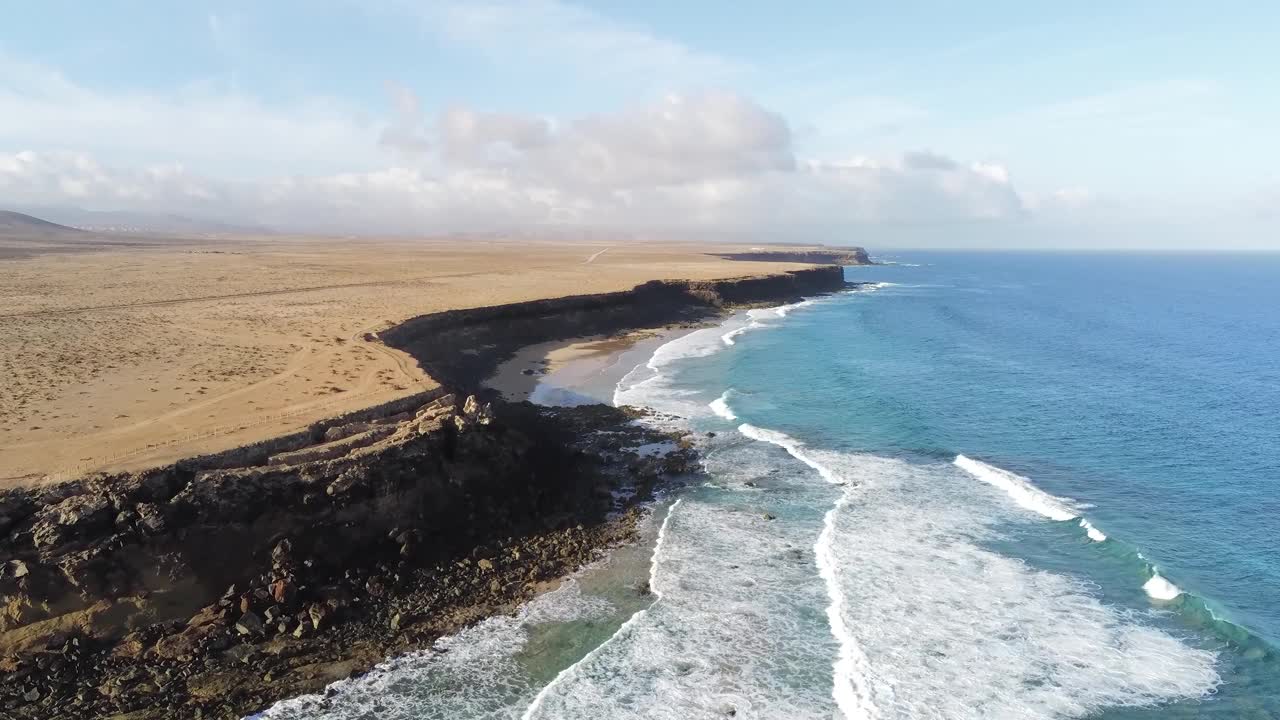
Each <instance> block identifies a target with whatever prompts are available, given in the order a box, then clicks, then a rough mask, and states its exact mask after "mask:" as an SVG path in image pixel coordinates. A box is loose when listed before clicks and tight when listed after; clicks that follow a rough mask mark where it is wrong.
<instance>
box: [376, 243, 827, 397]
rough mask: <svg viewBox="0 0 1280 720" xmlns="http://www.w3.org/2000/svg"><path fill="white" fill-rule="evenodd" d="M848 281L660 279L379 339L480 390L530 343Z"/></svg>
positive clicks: (810, 276) (438, 317) (458, 313)
mask: <svg viewBox="0 0 1280 720" xmlns="http://www.w3.org/2000/svg"><path fill="white" fill-rule="evenodd" d="M845 285H846V283H845V280H844V272H843V271H842V270H841V269H840V268H839V267H835V266H828V267H820V268H811V269H805V270H794V271H792V272H788V273H782V274H778V275H765V276H754V277H745V278H734V279H728V280H708V281H684V280H671V281H654V282H649V283H645V284H643V285H639V286H637V287H635V288H633V289H631V290H627V291H624V292H616V293H604V294H599V295H578V296H572V297H565V298H556V299H554V300H537V301H532V302H525V303H513V304H510V305H499V306H495V307H482V308H474V309H469V310H454V311H450V312H442V313H435V314H433V315H424V316H422V317H417V318H413V319H410V320H408V321H406V322H404V323H402V324H400V325H399V326H397V327H395V328H392V329H390V330H387V331H386V332H384V333H382V334H381V336H380V339H381V340H382V341H383V342H385V343H386V344H387V345H390V346H391V347H394V348H398V349H400V350H403V351H405V352H407V353H409V354H410V355H412V356H413V357H414V359H416V360H417V361H418V364H420V365H421V366H422V368H423V369H424V370H426V371H427V374H429V375H431V376H432V377H433V378H435V379H436V380H437V381H439V382H440V383H442V384H444V385H446V386H448V387H453V388H458V389H461V390H463V391H465V392H476V391H478V389H479V387H480V384H481V383H482V382H483V381H484V380H485V379H486V378H488V377H490V376H491V375H493V373H494V372H495V371H496V370H497V368H498V365H500V364H501V363H502V362H503V361H505V360H507V359H509V358H511V357H512V356H513V355H514V354H515V353H516V351H517V350H519V349H520V348H522V347H526V346H528V345H533V344H536V343H542V342H548V341H551V340H563V339H568V338H574V337H587V336H591V335H604V334H610V333H616V332H619V331H623V330H631V329H638V328H646V327H659V326H662V325H670V324H678V323H685V322H696V321H699V320H703V319H706V318H708V317H711V316H713V315H715V314H716V313H718V312H721V311H722V310H724V309H726V308H731V307H735V306H749V305H756V304H764V303H771V304H779V303H784V302H789V301H794V300H798V299H800V298H801V297H803V296H805V295H816V294H821V293H827V292H832V291H835V290H839V289H841V288H843V287H845ZM463 348H465V349H466V350H467V351H466V352H459V350H460V349H463Z"/></svg>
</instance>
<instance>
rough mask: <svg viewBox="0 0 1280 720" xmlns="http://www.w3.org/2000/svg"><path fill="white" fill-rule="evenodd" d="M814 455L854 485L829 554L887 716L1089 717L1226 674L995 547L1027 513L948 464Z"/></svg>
mask: <svg viewBox="0 0 1280 720" xmlns="http://www.w3.org/2000/svg"><path fill="white" fill-rule="evenodd" d="M788 452H790V449H788ZM803 452H804V454H805V455H807V456H808V458H809V460H810V461H812V462H813V463H816V464H818V465H821V466H823V467H826V468H828V469H829V471H830V472H832V473H833V474H835V475H836V476H837V477H840V478H841V479H843V480H845V481H846V482H847V483H848V484H847V485H846V488H845V493H846V494H845V496H844V497H842V498H841V500H840V501H839V502H837V504H836V506H835V507H834V508H833V509H832V510H831V511H830V527H831V530H830V535H829V538H828V539H829V542H827V543H826V547H828V548H829V549H830V556H829V558H828V559H824V562H829V563H830V565H829V567H832V568H835V571H836V581H837V584H838V586H839V592H840V594H839V596H838V597H840V598H841V600H842V604H841V605H840V607H841V608H842V609H841V610H840V614H841V615H842V618H843V620H844V625H843V627H844V628H845V629H847V631H848V632H849V633H850V634H851V636H852V640H853V642H854V643H855V644H856V646H857V647H858V648H859V649H860V651H861V653H862V654H863V657H865V665H864V666H861V667H860V670H862V671H863V672H865V674H866V678H865V683H866V685H865V687H867V688H869V702H870V704H871V705H872V706H874V707H875V708H876V711H877V712H878V714H879V717H881V718H885V719H886V720H888V719H890V718H901V719H903V720H906V719H907V718H911V719H912V720H917V719H921V718H923V719H926V720H929V719H938V720H941V719H942V718H946V719H947V720H967V719H969V718H973V719H975V720H976V719H977V718H992V717H1002V718H1030V719H1039V718H1046V719H1047V718H1057V717H1078V716H1084V715H1091V714H1094V713H1096V712H1098V711H1099V710H1100V709H1102V708H1105V707H1114V706H1138V705H1154V704H1159V703H1164V702H1170V701H1173V700H1177V699H1183V698H1196V697H1200V696H1202V695H1204V694H1206V693H1209V692H1211V691H1212V690H1213V688H1214V687H1216V685H1217V683H1218V682H1219V680H1218V676H1217V674H1216V672H1215V671H1214V660H1215V656H1214V655H1213V654H1212V653H1210V652H1206V651H1203V650H1199V649H1195V648H1192V647H1189V646H1187V645H1185V644H1183V643H1182V642H1180V641H1178V640H1177V639H1176V638H1174V637H1172V636H1171V635H1169V634H1167V633H1165V632H1163V631H1160V630H1158V629H1156V628H1153V627H1150V626H1148V625H1144V624H1142V623H1140V622H1138V621H1137V620H1136V619H1135V618H1134V617H1133V616H1130V615H1128V614H1127V613H1125V612H1123V611H1119V610H1116V609H1114V608H1111V607H1110V606H1107V605H1104V604H1103V603H1102V602H1101V601H1100V600H1099V599H1098V598H1097V597H1096V596H1094V595H1093V594H1092V592H1091V590H1090V589H1089V587H1088V586H1086V585H1085V584H1083V583H1081V582H1080V581H1078V580H1075V579H1074V578H1072V577H1070V576H1067V575H1062V574H1058V573H1051V572H1044V571H1037V570H1034V569H1032V568H1030V567H1028V566H1027V565H1026V564H1024V563H1022V562H1020V561H1018V560H1016V559H1014V558H1010V557H1006V556H1004V555H1001V554H999V553H995V552H993V551H991V550H989V549H987V547H986V542H987V541H988V540H989V539H990V538H992V537H993V536H994V533H995V527H996V526H997V524H998V523H1003V522H1017V521H1019V519H1020V518H1024V517H1025V516H1022V515H1020V514H1018V513H1016V512H1014V511H1013V510H1012V509H1011V508H1010V509H1008V510H1005V509H1003V508H1004V507H1005V506H1003V505H1002V504H1001V503H998V502H993V501H994V500H996V498H995V497H993V496H991V495H990V494H989V493H988V492H987V491H984V490H981V487H982V486H978V485H973V484H972V483H969V482H967V481H966V480H965V479H964V476H963V475H961V474H960V473H957V472H955V471H953V470H950V469H949V468H948V466H946V465H942V464H932V465H922V464H917V463H908V462H904V461H898V460H890V459H885V458H876V457H871V456H860V455H849V454H842V453H833V452H827V451H822V450H819V449H814V448H805V449H804V451H803ZM806 464H808V463H806ZM1001 489H1002V490H1003V489H1004V488H1001ZM833 604H834V603H833ZM836 627H838V626H837V625H836V624H835V623H834V622H833V631H835V628H836ZM842 708H843V705H842Z"/></svg>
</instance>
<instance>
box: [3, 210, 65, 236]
mask: <svg viewBox="0 0 1280 720" xmlns="http://www.w3.org/2000/svg"><path fill="white" fill-rule="evenodd" d="M0 233H4V234H5V235H26V236H32V235H35V236H40V237H47V236H50V235H83V234H84V233H83V232H82V231H80V230H77V229H75V228H73V227H67V226H66V225H59V224H58V223H54V222H49V221H48V220H41V219H40V218H38V217H35V216H34V215H27V214H25V213H20V212H14V211H12V210H0Z"/></svg>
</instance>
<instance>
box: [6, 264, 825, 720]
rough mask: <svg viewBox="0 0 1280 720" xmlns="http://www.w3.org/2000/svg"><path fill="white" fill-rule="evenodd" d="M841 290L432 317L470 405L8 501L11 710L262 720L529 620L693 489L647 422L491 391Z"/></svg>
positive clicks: (428, 326)
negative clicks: (533, 358)
mask: <svg viewBox="0 0 1280 720" xmlns="http://www.w3.org/2000/svg"><path fill="white" fill-rule="evenodd" d="M843 285H844V281H843V276H842V273H841V272H840V269H839V268H815V269H813V270H802V271H796V272H793V273H788V274H786V275H780V276H765V277H754V278H743V279H739V280H734V281H721V282H719V283H671V282H667V283H649V284H647V285H644V286H641V287H639V288H637V289H636V290H633V291H630V292H628V293H613V294H609V295H604V296H586V297H578V298H562V299H559V300H548V301H539V302H534V303H520V304H517V305H512V306H501V307H496V308H480V309H477V310H469V311H456V312H452V313H440V314H437V315H433V316H425V317H422V318H415V319H413V320H410V321H408V322H406V323H404V324H402V325H401V326H399V327H397V328H395V329H393V330H392V331H388V332H387V333H386V334H385V336H384V338H383V339H384V340H385V341H386V342H387V343H388V344H390V345H393V346H396V347H401V348H403V349H405V350H407V351H408V352H410V353H411V354H413V355H414V356H415V358H417V359H418V360H419V362H420V363H422V365H423V367H424V368H425V369H426V370H427V371H428V372H429V373H431V374H432V375H433V376H434V377H436V378H437V379H439V380H440V381H441V383H442V384H444V385H445V387H447V388H448V389H449V390H452V391H456V393H449V394H446V391H444V390H440V391H435V392H430V393H424V394H421V395H418V396H414V397H412V398H406V399H404V400H401V401H397V402H395V403H390V404H388V405H385V406H382V407H379V408H371V409H369V410H367V411H363V412H361V413H352V414H350V415H347V416H344V417H341V418H334V419H332V420H329V421H325V422H322V423H317V424H316V425H313V426H312V427H310V428H308V429H307V430H305V431H303V432H300V433H295V434H293V435H290V436H286V437H282V438H277V439H275V440H272V441H269V442H266V443H260V444H258V445H255V446H250V447H246V448H240V449H237V450H235V451H231V452H228V453H220V454H218V455H213V456H206V457H201V458H193V459H190V460H186V461H183V462H179V463H176V464H174V465H171V466H167V467H163V468H158V469H155V470H150V471H146V472H141V473H122V474H117V475H98V476H93V477H90V478H86V479H84V480H80V481H76V482H72V483H66V484H62V485H57V486H53V487H48V488H40V489H31V490H24V489H18V490H11V491H6V492H3V493H0V558H2V559H3V560H0V714H3V715H4V717H6V718H8V717H12V718H15V719H17V718H95V717H110V718H121V719H124V718H128V719H130V720H144V719H152V718H174V717H182V718H187V717H191V718H197V717H199V718H236V717H243V716H244V715H246V714H249V713H252V712H254V711H257V710H260V709H262V708H264V707H266V706H267V705H269V704H271V703H272V702H274V701H276V700H279V699H283V698H286V697H292V696H296V695H298V694H302V693H306V692H313V691H316V690H319V689H321V688H323V687H324V686H325V685H327V684H329V683H331V682H333V681H335V680H338V679H342V678H345V677H348V676H350V675H352V674H358V673H360V672H364V671H366V670H368V669H369V668H370V667H372V666H373V665H374V664H376V663H377V662H379V661H381V660H382V659H384V658H385V657H387V656H388V655H390V654H396V653H401V652H405V651H407V650H410V649H413V648H418V647H423V646H427V645H430V643H431V642H433V641H434V640H435V639H436V638H438V637H440V636H441V635H444V634H448V633H451V632H454V631H456V630H458V629H460V628H461V627H464V626H466V625H468V624H470V623H474V622H476V621H478V620H480V619H483V618H485V617H488V616H491V615H493V614H497V613H503V612H510V611H511V610H512V609H514V608H515V607H516V606H517V605H518V604H519V603H521V602H523V601H525V600H527V599H529V598H530V597H532V596H533V595H534V594H536V593H537V592H539V591H540V590H541V589H544V588H545V587H547V585H548V583H554V582H555V581H556V580H558V579H559V578H561V577H563V576H564V575H566V574H567V573H570V572H572V571H574V570H576V569H577V568H579V567H581V566H583V565H584V564H586V563H589V562H591V561H592V560H594V559H596V558H597V557H599V556H600V554H601V553H602V552H604V551H605V550H606V549H608V548H610V547H613V546H616V545H618V544H620V543H623V542H627V541H628V540H630V539H632V538H633V537H634V533H635V526H636V520H637V518H638V513H640V512H643V510H642V509H641V508H642V507H643V503H644V502H645V501H646V500H648V499H649V498H651V497H652V493H653V491H654V489H655V488H656V487H659V486H661V485H664V484H668V483H671V482H679V481H681V480H682V479H685V478H687V477H688V476H689V475H690V474H691V473H696V472H697V470H696V462H695V458H694V457H693V453H692V451H691V450H689V449H688V444H687V443H685V442H683V439H682V438H680V437H678V436H673V435H671V434H668V433H662V432H658V431H655V430H651V429H647V428H646V427H644V426H642V425H639V424H636V423H634V422H633V421H634V419H635V416H634V414H632V413H631V412H630V411H627V410H622V409H615V408H611V407H607V406H587V407H579V408H560V409H551V408H539V407H536V406H533V405H530V404H528V403H519V404H508V403H501V402H498V401H490V398H489V397H487V396H485V395H484V394H483V393H480V394H479V397H477V396H476V394H472V393H473V392H475V391H476V389H477V388H478V386H479V383H480V381H481V380H483V378H484V377H486V376H487V374H488V373H489V372H491V371H492V368H493V367H496V366H497V364H498V363H500V362H501V361H502V360H503V359H505V358H506V357H509V356H510V354H511V353H514V351H515V350H516V349H517V348H518V347H520V346H522V345H525V344H530V343H533V342H543V341H547V340H552V339H557V338H567V337H573V336H577V335H582V334H586V333H587V332H590V333H602V332H617V331H621V330H625V329H634V328H638V327H645V326H654V325H659V324H670V323H672V322H697V321H699V320H705V319H706V318H708V317H710V316H712V315H715V314H717V313H720V312H723V311H724V310H725V309H727V308H731V307H738V306H743V305H750V304H762V303H779V302H786V301H789V300H794V299H796V298H798V297H799V296H801V295H804V294H809V295H812V294H817V293H821V292H827V291H831V290H835V289H838V288H839V287H842V286H843ZM673 441H674V442H675V443H676V445H677V448H678V449H677V450H675V451H674V452H672V453H670V454H667V455H665V456H663V457H656V458H655V457H644V456H642V455H641V454H639V453H637V452H636V448H638V447H640V446H644V445H649V444H652V443H655V442H666V443H671V442H673Z"/></svg>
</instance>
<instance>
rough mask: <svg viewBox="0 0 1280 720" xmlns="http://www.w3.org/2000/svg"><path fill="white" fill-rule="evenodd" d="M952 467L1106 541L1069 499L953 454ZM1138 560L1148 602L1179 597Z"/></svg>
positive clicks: (1177, 589)
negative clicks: (1144, 572)
mask: <svg viewBox="0 0 1280 720" xmlns="http://www.w3.org/2000/svg"><path fill="white" fill-rule="evenodd" d="M953 464H954V465H955V466H956V467H958V468H960V469H961V470H964V471H965V472H967V473H968V474H970V475H972V476H973V477H974V478H975V479H977V480H981V481H982V482H984V483H987V484H988V485H992V486H994V487H997V488H999V489H1001V490H1003V491H1004V492H1005V493H1006V494H1007V495H1008V496H1009V497H1010V498H1012V499H1013V501H1014V502H1016V503H1017V504H1019V505H1021V506H1022V507H1024V508H1026V509H1028V510H1031V511H1032V512H1035V513H1038V514H1040V515H1043V516H1044V517H1047V518H1049V519H1050V520H1056V521H1058V522H1065V521H1068V520H1075V521H1077V522H1078V523H1079V524H1080V527H1082V528H1084V531H1085V534H1086V535H1088V536H1089V539H1090V540H1092V541H1094V542H1102V541H1104V540H1106V539H1107V536H1106V534H1105V533H1103V532H1102V531H1101V530H1099V529H1098V528H1096V527H1094V525H1093V523H1091V522H1089V520H1088V519H1087V518H1085V517H1083V516H1082V515H1080V513H1078V512H1076V510H1075V508H1073V507H1071V502H1070V501H1069V500H1065V499H1063V498H1060V497H1057V496H1054V495H1050V494H1049V493H1047V492H1045V491H1043V490H1041V489H1040V488H1037V487H1036V486H1035V485H1033V484H1032V483H1031V481H1030V480H1028V479H1027V478H1024V477H1022V476H1021V475H1018V474H1016V473H1011V472H1009V471H1008V470H1004V469H1002V468H998V467H996V466H995V465H988V464H987V463H984V462H982V461H981V460H974V459H973V458H970V457H965V456H964V455H957V456H956V459H955V461H954V463H953ZM1138 557H1139V558H1141V559H1142V560H1143V562H1145V563H1147V571H1148V572H1150V573H1151V576H1150V577H1149V578H1148V579H1147V581H1146V582H1145V583H1143V585H1142V590H1143V592H1145V593H1146V594H1147V595H1148V596H1149V597H1150V598H1151V599H1153V600H1161V601H1166V602H1167V601H1169V600H1175V599H1177V597H1178V596H1179V595H1181V594H1182V588H1180V587H1178V586H1177V585H1175V584H1173V583H1172V582H1169V580H1168V579H1167V578H1165V577H1164V576H1163V575H1161V574H1160V571H1159V569H1158V568H1157V567H1156V566H1155V565H1154V564H1152V563H1150V562H1149V561H1147V560H1146V558H1144V557H1143V556H1142V553H1138Z"/></svg>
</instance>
